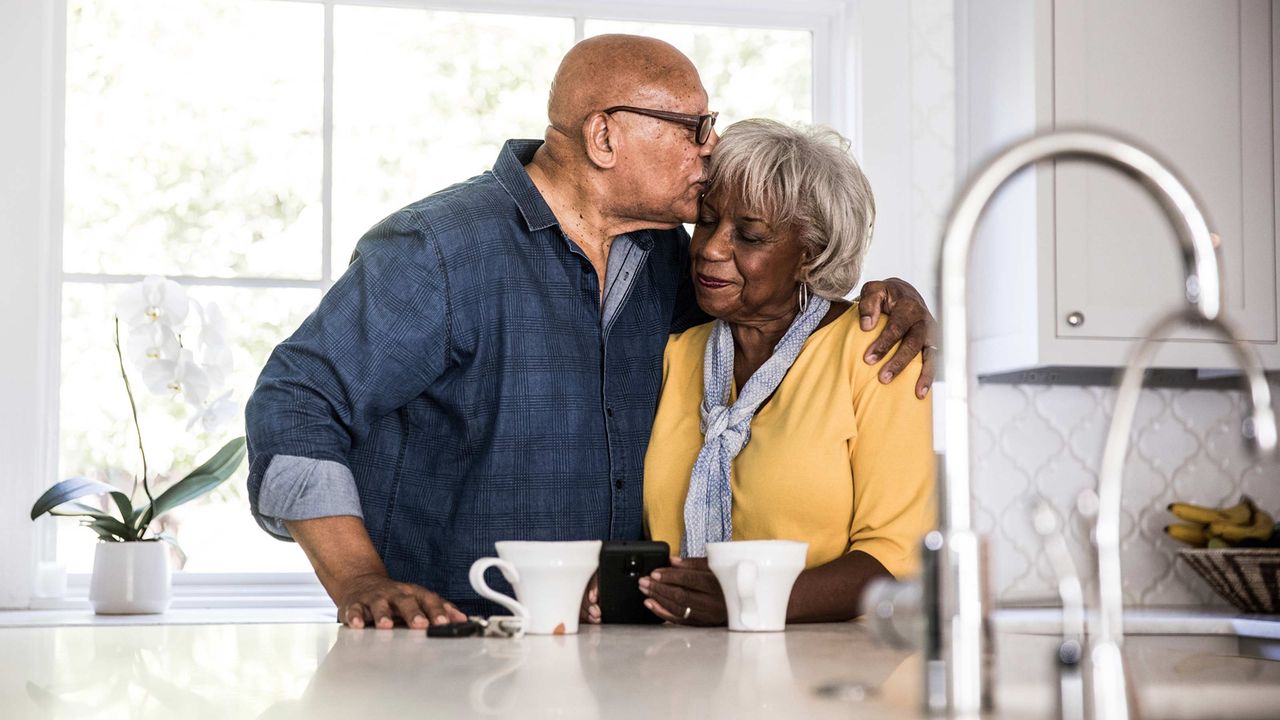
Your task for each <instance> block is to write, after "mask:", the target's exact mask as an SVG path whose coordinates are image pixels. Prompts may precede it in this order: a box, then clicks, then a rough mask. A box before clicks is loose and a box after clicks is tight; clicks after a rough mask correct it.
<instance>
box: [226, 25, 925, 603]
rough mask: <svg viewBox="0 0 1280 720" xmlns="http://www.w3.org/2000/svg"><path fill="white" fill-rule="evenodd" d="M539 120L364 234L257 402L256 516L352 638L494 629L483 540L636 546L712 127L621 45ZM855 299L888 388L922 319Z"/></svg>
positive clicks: (276, 358)
mask: <svg viewBox="0 0 1280 720" xmlns="http://www.w3.org/2000/svg"><path fill="white" fill-rule="evenodd" d="M548 114H549V121H550V122H549V127H548V128H547V132H546V139H545V141H543V142H539V141H532V140H511V141H508V142H507V143H506V144H505V145H504V147H503V148H502V151H501V152H500V153H499V155H498V158H497V160H496V161H495V163H494V166H493V170H492V171H491V172H486V173H484V174H482V175H478V176H476V177H474V178H472V179H470V180H467V181H466V182H463V183H461V184H458V185H454V186H452V187H450V188H447V189H445V190H442V191H440V192H438V193H436V194H434V195H431V196H430V197H427V198H425V199H423V200H420V201H418V202H416V203H414V204H412V205H409V206H408V207H406V208H404V209H402V210H400V211H398V212H396V213H394V214H392V215H391V216H389V217H388V218H386V219H384V220H383V221H382V222H380V223H379V224H378V225H376V226H375V227H374V228H373V229H372V230H370V231H369V232H368V234H366V235H365V236H364V238H362V239H361V241H360V243H359V245H358V246H357V249H356V257H355V259H354V260H353V261H352V263H351V266H350V267H349V268H348V270H347V272H346V273H344V274H343V276H342V277H341V278H340V279H339V280H338V282H337V283H336V284H335V285H334V286H333V288H332V289H331V290H330V291H329V292H328V294H326V295H325V297H324V299H323V300H322V301H321V303H320V306H319V308H318V309H317V310H316V311H315V312H314V313H313V314H312V315H311V316H310V317H309V318H307V320H306V321H305V322H304V323H303V324H302V326H301V327H300V328H299V329H298V330H297V332H295V333H294V334H293V336H292V337H290V338H289V339H288V340H286V341H285V342H283V343H281V344H280V346H279V347H277V348H276V350H275V352H274V353H272V356H271V359H270V360H269V361H268V362H267V365H266V367H265V368H264V369H263V371H262V376H261V377H260V379H259V381H258V386H257V389H256V390H255V392H254V394H253V396H252V398H250V400H249V404H248V407H247V408H246V420H247V432H248V437H249V449H250V457H251V468H250V475H249V497H250V503H251V505H252V508H253V511H254V514H255V516H256V517H257V519H258V521H259V523H260V524H261V525H262V526H263V528H264V529H266V530H267V531H268V532H271V533H272V534H274V535H276V536H278V537H281V538H284V539H289V538H292V539H294V540H296V541H297V542H298V544H299V545H301V546H302V548H303V550H304V551H305V552H306V554H307V557H308V558H309V559H310V560H311V563H312V565H313V566H314V567H315V570H316V574H317V575H318V576H319V578H320V581H321V582H322V583H323V584H324V587H325V589H326V590H327V591H328V593H329V595H330V597H332V598H333V600H334V602H335V603H336V604H337V606H338V611H339V619H340V620H341V621H342V622H345V623H347V624H348V625H351V626H352V627H365V626H368V625H370V624H372V625H376V626H378V627H390V626H391V625H392V624H393V623H395V622H397V621H400V622H403V623H405V624H408V625H410V626H412V627H423V626H426V625H427V624H430V623H437V622H448V621H454V620H461V619H463V618H464V616H463V614H462V612H461V611H466V612H468V613H476V612H485V611H488V610H490V608H491V606H490V604H489V603H487V602H486V601H483V600H481V599H480V598H479V597H478V596H477V595H476V594H475V592H474V591H473V590H472V589H471V587H470V584H469V582H468V579H467V574H468V569H469V567H470V565H471V563H472V562H473V561H474V560H475V559H476V558H477V557H480V556H482V555H486V554H490V553H492V552H493V543H494V542H495V541H497V540H507V539H529V540H563V539H619V540H621V539H636V538H639V537H640V535H641V533H642V527H641V511H642V505H641V497H640V495H641V487H642V473H643V468H644V454H645V448H646V445H647V443H648V440H649V432H650V429H651V426H652V424H653V413H654V408H655V405H656V402H657V396H658V390H659V385H660V383H661V379H662V353H663V347H664V344H665V342H666V339H667V335H668V333H669V332H670V331H671V330H672V329H683V328H684V327H687V326H689V325H690V324H692V323H694V322H698V321H700V320H701V319H702V316H701V314H700V313H699V311H698V310H697V307H696V304H695V303H694V302H693V299H692V293H691V287H690V279H689V277H688V262H689V258H688V243H689V238H688V236H687V235H686V234H685V232H684V230H683V229H682V228H681V227H680V223H682V222H687V221H692V220H693V219H694V218H695V217H696V215H697V210H698V201H699V196H700V194H701V192H702V189H703V185H704V181H705V180H706V171H707V159H708V157H709V156H710V154H711V151H712V148H713V147H714V146H715V143H716V140H717V138H716V135H715V132H714V130H713V129H712V124H713V123H714V120H715V114H714V113H711V112H709V111H708V108H707V94H706V91H705V90H704V89H703V87H702V83H701V81H700V80H699V78H698V73H697V71H696V70H695V69H694V67H693V65H692V64H691V63H690V62H689V60H688V58H686V57H685V56H684V55H682V54H681V53H680V52H679V51H677V50H676V49H675V48H673V47H671V46H670V45H667V44H666V43H663V42H660V41H657V40H653V39H648V38H639V37H632V36H623V35H612V36H602V37H597V38H592V39H589V40H584V41H583V42H581V43H579V44H578V45H576V46H575V47H574V48H573V49H572V50H570V52H569V53H568V54H567V55H566V56H565V58H564V61H563V62H562V64H561V66H560V68H559V70H558V71H557V73H556V77H555V81H554V83H553V85H552V90H551V97H550V101H549V103H548ZM868 295H869V293H864V303H863V304H864V305H865V306H866V308H867V309H866V310H865V312H866V313H868V314H869V315H870V316H871V317H868V318H866V321H872V322H874V320H875V317H874V316H876V315H878V314H879V312H880V311H882V310H883V311H884V312H887V313H890V314H891V318H892V320H894V322H893V323H891V324H890V326H891V330H889V331H886V334H885V336H883V337H881V338H880V342H879V344H878V345H876V346H873V348H872V350H871V351H869V353H868V355H883V354H884V353H885V352H887V350H888V349H889V348H890V347H891V346H892V345H893V344H894V343H895V342H897V341H898V340H899V339H900V338H901V337H902V336H903V335H904V334H906V335H907V337H908V340H907V341H904V342H903V344H902V348H900V350H899V353H898V356H895V360H899V358H900V361H899V362H897V364H896V365H894V366H893V370H894V371H896V370H900V369H901V367H902V366H903V365H905V363H906V361H907V360H909V359H910V357H912V356H914V355H915V354H917V353H918V352H919V351H920V349H921V348H922V347H923V346H924V345H925V343H926V335H927V334H928V333H929V332H931V331H932V330H931V326H930V323H931V322H932V320H931V319H930V318H928V317H927V312H926V311H925V310H924V309H923V305H922V304H921V302H920V301H919V299H918V298H919V296H918V295H916V294H915V293H914V290H912V289H911V288H910V286H907V285H905V283H901V282H900V281H891V282H888V283H883V284H880V285H879V286H878V287H877V288H876V293H875V297H868ZM931 380H932V371H931V370H928V371H926V374H925V375H924V376H922V377H921V379H920V381H919V383H918V387H919V388H920V394H921V396H923V394H924V392H925V391H927V387H928V383H929V382H931ZM498 587H501V585H499V586H498ZM445 598H448V600H446V599H445Z"/></svg>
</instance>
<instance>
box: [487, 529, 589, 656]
mask: <svg viewBox="0 0 1280 720" xmlns="http://www.w3.org/2000/svg"><path fill="white" fill-rule="evenodd" d="M494 547H496V548H497V550H498V557H496V558H495V557H483V558H480V559H479V560H476V561H475V562H474V563H472V564H471V587H473V588H475V590H476V592H478V593H480V597H483V598H487V599H489V600H492V601H494V602H496V603H498V604H499V605H501V606H503V607H505V608H506V609H508V610H510V611H511V612H512V613H513V614H514V615H516V616H517V617H520V618H523V620H524V631H525V632H526V633H530V634H533V635H572V634H573V633H576V632H578V612H579V609H580V608H581V606H582V594H583V593H584V592H586V589H587V582H588V581H589V580H591V576H592V574H594V573H595V571H596V567H597V566H599V564H600V541H599V540H579V541H569V542H539V541H518V540H506V541H502V542H497V543H494ZM491 567H496V568H498V569H499V570H500V571H502V576H503V577H505V578H506V579H507V582H509V583H511V587H513V588H515V591H516V597H515V598H510V597H508V596H506V595H503V594H502V593H499V592H497V591H496V590H494V589H493V588H491V587H489V585H488V584H487V583H486V582H485V581H484V573H485V571H486V570H488V569H489V568H491Z"/></svg>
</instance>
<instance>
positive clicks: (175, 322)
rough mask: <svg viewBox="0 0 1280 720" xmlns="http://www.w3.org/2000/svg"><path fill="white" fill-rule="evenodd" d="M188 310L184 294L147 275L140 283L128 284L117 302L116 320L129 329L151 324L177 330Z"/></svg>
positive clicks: (179, 288) (172, 284) (173, 284)
mask: <svg viewBox="0 0 1280 720" xmlns="http://www.w3.org/2000/svg"><path fill="white" fill-rule="evenodd" d="M190 309H191V303H190V301H189V300H188V299H187V291H186V290H184V289H183V287H182V286H181V285H179V284H178V283H176V282H174V281H172V280H169V279H166V278H163V277H160V276H159V275H148V276H147V277H146V278H145V279H143V281H142V282H140V283H136V284H134V285H130V286H129V287H128V289H126V290H125V291H124V293H123V294H121V295H120V300H119V302H118V303H117V312H119V314H120V318H121V319H122V320H124V322H125V323H126V324H127V325H128V326H129V327H130V328H135V327H138V326H141V325H154V324H159V325H164V326H167V327H169V328H177V327H178V326H180V325H182V323H183V322H184V321H185V320H186V319H187V313H188V312H190Z"/></svg>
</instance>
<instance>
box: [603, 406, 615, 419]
mask: <svg viewBox="0 0 1280 720" xmlns="http://www.w3.org/2000/svg"><path fill="white" fill-rule="evenodd" d="M604 414H605V415H608V416H609V417H613V408H611V407H607V408H605V409H604Z"/></svg>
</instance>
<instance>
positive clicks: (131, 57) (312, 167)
mask: <svg viewBox="0 0 1280 720" xmlns="http://www.w3.org/2000/svg"><path fill="white" fill-rule="evenodd" d="M67 15H68V18H67V96H66V103H67V104H66V208H65V210H66V215H65V223H66V224H65V251H64V253H63V256H64V258H65V259H64V268H65V269H66V270H67V271H68V272H85V273H139V274H146V273H162V274H189V275H211V276H221V277H229V276H235V275H246V274H248V275H263V276H289V277H308V278H318V277H319V273H320V246H321V235H320V223H321V208H320V178H321V170H322V138H321V133H320V126H321V119H322V110H323V49H324V48H323V39H324V30H323V29H324V25H323V22H324V10H323V7H322V6H321V5H319V4H313V3H288V2H261V1H257V2H253V1H244V2H232V1H227V0H218V1H215V0H184V1H183V2H174V1H173V0H113V1H112V2H89V1H88V0H73V1H72V2H71V3H70V4H69V7H68V10H67Z"/></svg>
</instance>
